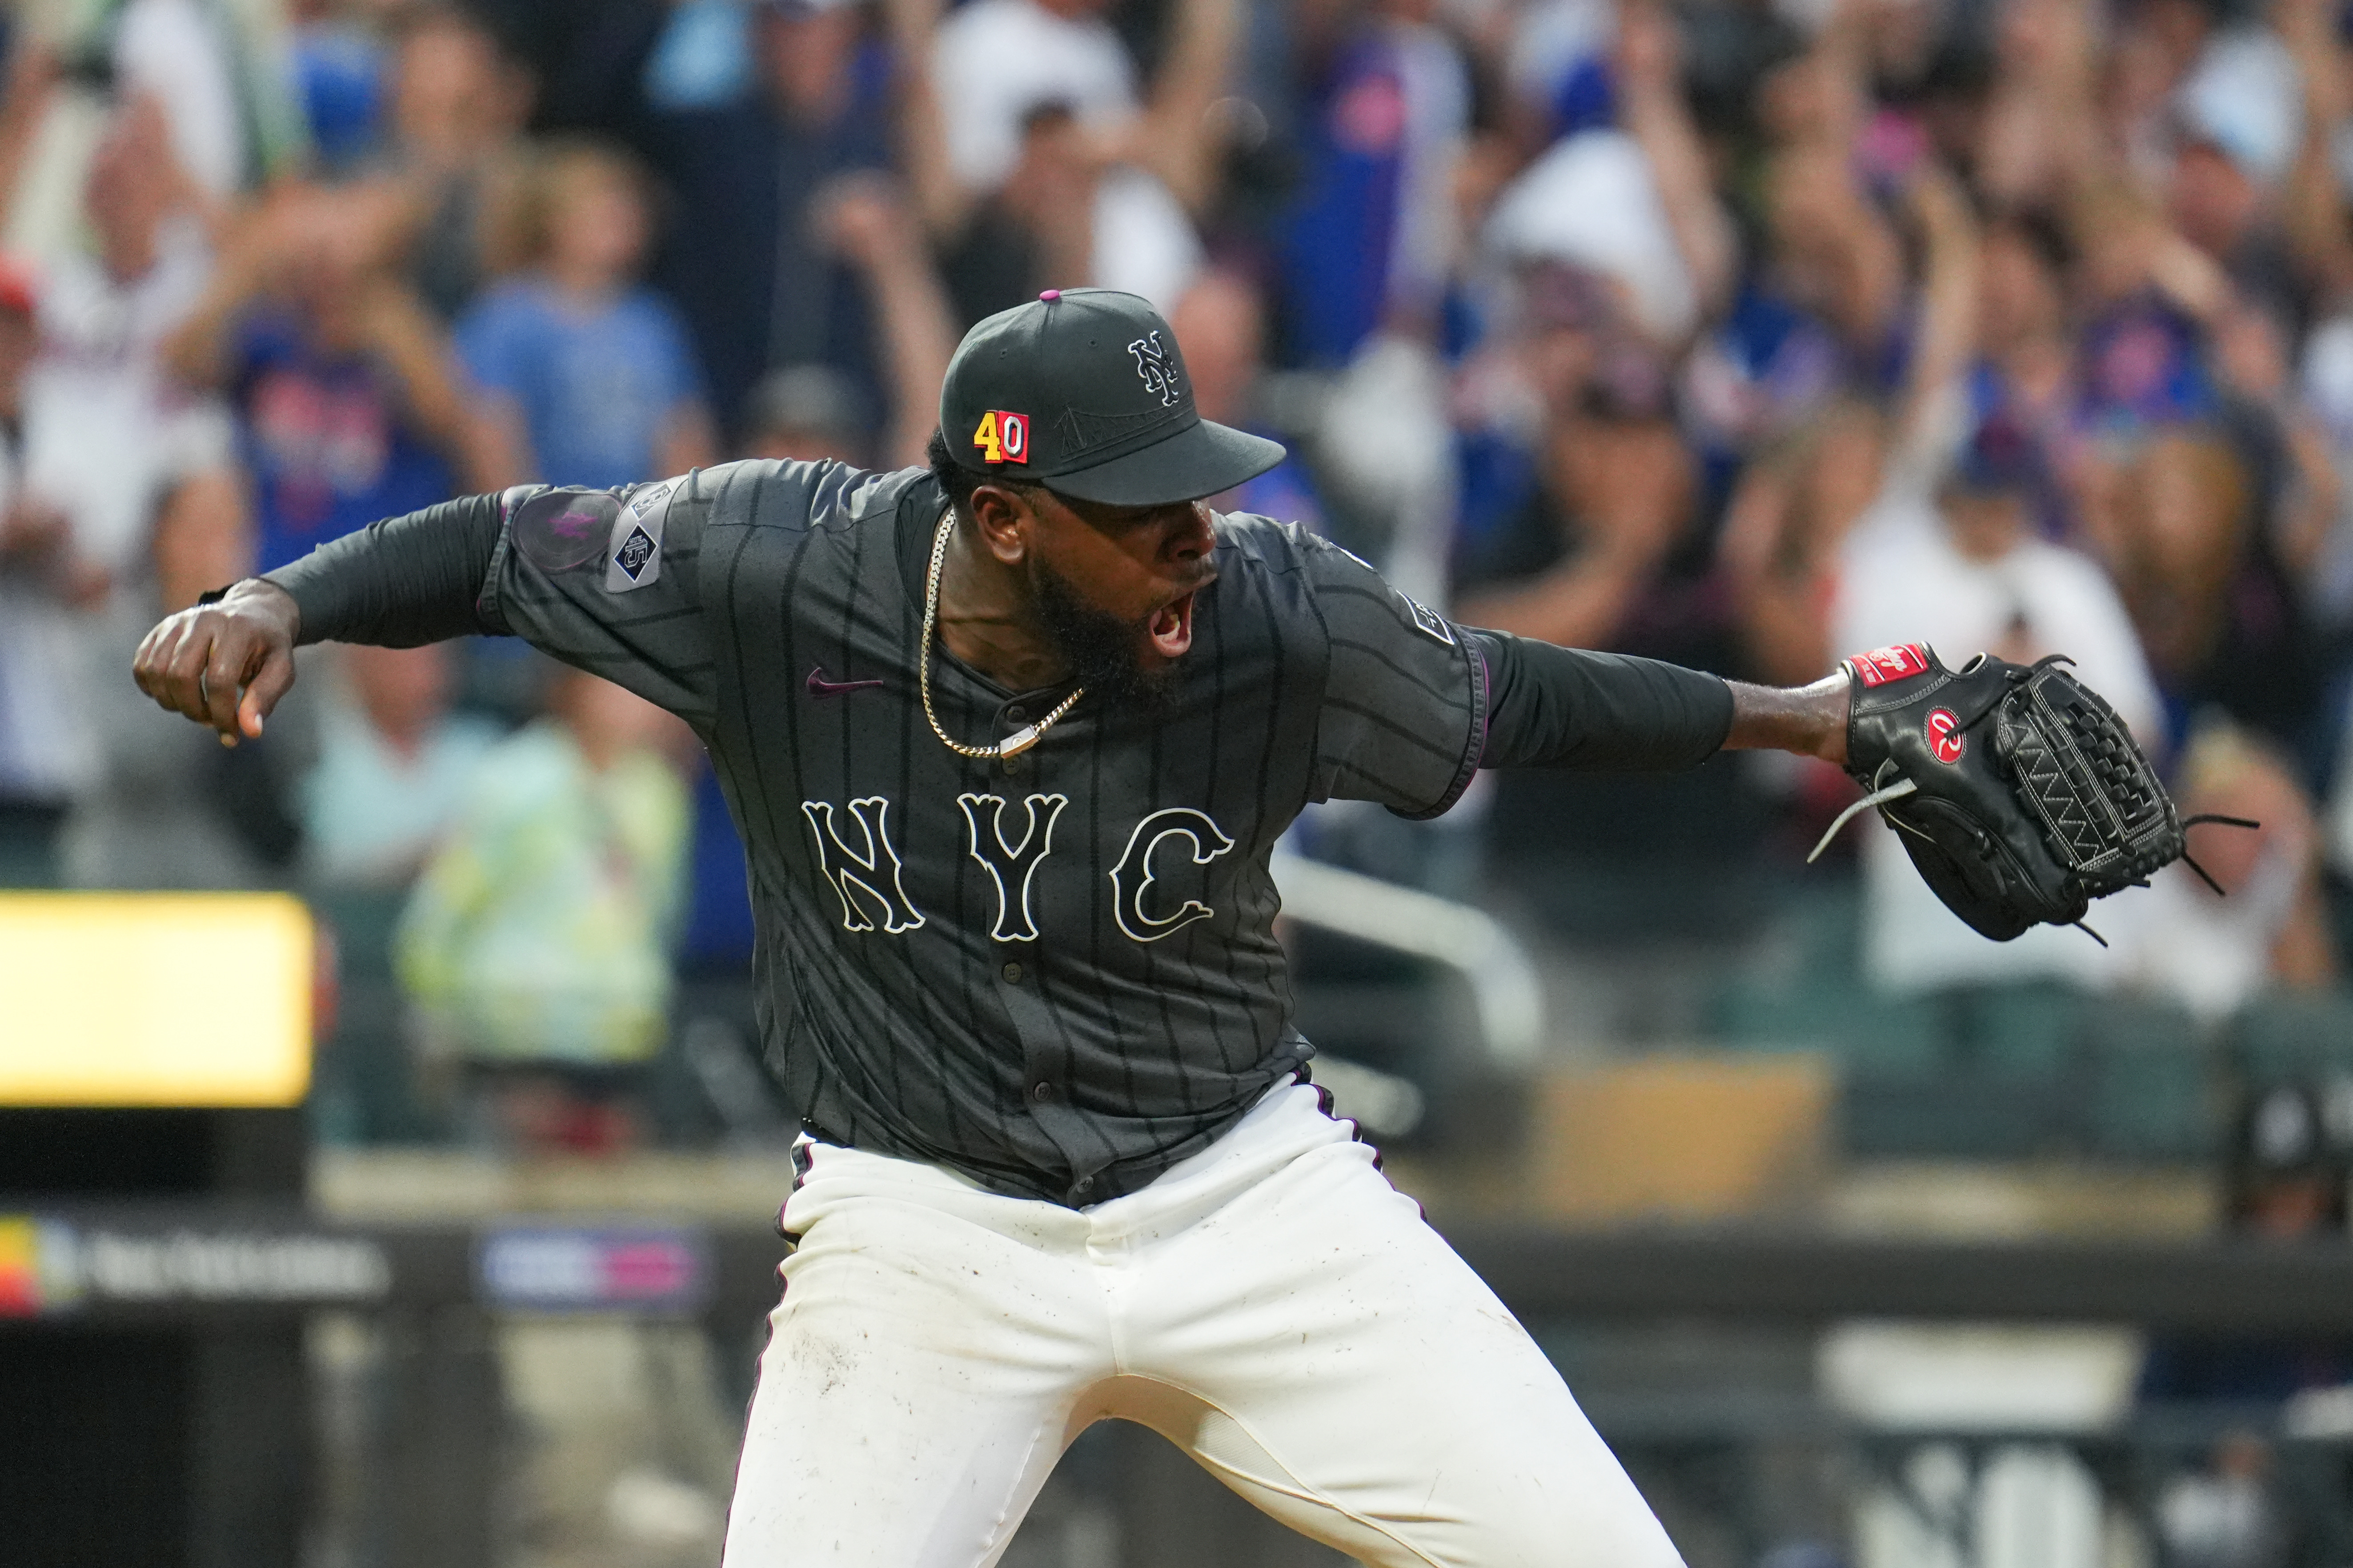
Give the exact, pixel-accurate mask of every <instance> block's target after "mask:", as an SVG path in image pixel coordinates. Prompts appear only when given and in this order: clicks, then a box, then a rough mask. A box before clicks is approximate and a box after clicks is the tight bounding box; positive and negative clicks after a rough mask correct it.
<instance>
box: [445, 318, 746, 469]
mask: <svg viewBox="0 0 2353 1568" xmlns="http://www.w3.org/2000/svg"><path fill="white" fill-rule="evenodd" d="M457 340H458V354H459V358H460V359H461V360H463V361H464V362H465V365H466V370H467V373H468V374H470V375H471V376H472V377H473V378H474V381H475V384H477V385H479V386H481V387H483V388H485V389H487V390H490V391H492V392H499V393H504V394H505V395H508V396H510V397H512V398H513V399H514V400H515V402H516V404H517V405H519V406H520V407H521V409H522V418H523V426H524V429H525V430H526V431H527V432H528V433H529V435H530V437H531V447H532V454H533V457H534V458H536V459H537V468H538V472H537V476H536V477H537V478H539V479H543V480H545V481H546V482H547V483H549V484H554V485H580V486H584V487H586V488H587V489H608V488H610V487H611V486H614V485H626V484H634V483H636V482H637V481H638V480H640V479H655V478H660V477H663V476H662V475H661V474H660V472H659V468H660V459H659V447H660V443H661V431H662V422H663V421H664V420H665V419H666V418H668V417H669V416H670V413H671V412H672V411H673V410H675V409H677V408H678V407H679V406H680V405H681V404H684V403H687V402H689V401H691V400H693V399H695V398H698V397H699V396H700V395H701V387H700V380H699V378H698V376H697V375H696V374H695V368H694V358H693V354H692V353H691V350H689V348H688V347H687V341H686V331H685V329H684V327H683V326H682V325H681V322H680V321H679V317H678V312H677V311H675V310H672V309H671V308H670V303H669V301H668V300H664V299H663V298H662V297H661V296H660V295H659V294H656V293H655V292H654V291H653V290H651V289H631V290H629V291H628V293H626V294H623V295H621V296H619V297H618V298H617V299H616V300H613V301H612V302H611V303H610V304H608V305H606V306H604V307H601V308H599V309H595V310H581V309H579V308H578V307H577V306H576V305H575V304H574V303H573V302H571V301H569V300H565V299H564V298H563V297H562V296H560V295H559V294H557V293H556V291H555V290H554V288H553V287H551V286H550V285H549V284H547V283H546V282H545V281H543V280H542V279H518V280H516V281H513V282H509V283H502V284H501V285H500V286H499V287H497V288H496V289H491V291H490V292H489V293H488V294H486V295H484V296H483V297H482V299H481V300H480V302H479V303H478V304H476V305H475V306H474V307H473V309H471V310H469V311H467V312H466V314H465V315H464V316H463V317H462V318H460V319H459V322H458V327H457Z"/></svg>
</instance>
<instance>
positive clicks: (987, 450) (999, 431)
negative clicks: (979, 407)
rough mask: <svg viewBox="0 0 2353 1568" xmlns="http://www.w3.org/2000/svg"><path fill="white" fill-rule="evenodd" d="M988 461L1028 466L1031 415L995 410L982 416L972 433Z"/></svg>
mask: <svg viewBox="0 0 2353 1568" xmlns="http://www.w3.org/2000/svg"><path fill="white" fill-rule="evenodd" d="M972 444H973V445H974V446H976V447H979V448H980V456H981V458H982V460H983V461H984V462H990V463H1026V462H1028V461H1029V416H1028V415H1027V414H1014V413H1010V412H1008V411H1007V410H1005V409H1002V408H992V409H990V410H989V411H988V412H987V413H986V414H984V415H982V416H980V425H979V427H978V428H976V430H974V431H973V433H972Z"/></svg>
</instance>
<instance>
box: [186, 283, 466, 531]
mask: <svg viewBox="0 0 2353 1568" xmlns="http://www.w3.org/2000/svg"><path fill="white" fill-rule="evenodd" d="M236 367H237V368H236V374H235V377H234V379H233V382H232V387H233V390H234V393H235V395H236V401H237V434H238V437H239V438H240V441H241V444H242V446H243V447H244V451H245V460H246V466H247V470H248V472H249V473H251V474H252V476H253V491H254V510H255V514H256V516H255V521H256V523H257V525H258V529H259V535H260V537H259V553H260V567H259V570H261V571H264V572H269V571H274V570H276V569H277V568H278V567H280V566H283V565H285V564H286V563H289V562H290V561H294V560H296V559H299V558H300V557H301V556H303V555H307V554H309V553H310V552H311V551H312V550H314V549H316V548H317V547H318V546H320V545H322V544H324V543H326V542H328V541H329V540H331V539H340V538H342V537H343V535H344V534H346V533H349V532H351V531H353V530H354V529H358V528H364V527H365V526H367V525H368V524H369V523H371V522H374V521H376V520H377V519H378V518H383V517H397V516H398V515H399V514H401V513H402V512H406V511H415V510H417V509H418V508H420V507H427V506H431V505H433V504H434V503H435V502H436V501H442V500H448V499H449V497H450V496H451V495H453V494H454V493H456V479H455V477H454V476H453V475H452V473H451V471H450V468H449V465H448V462H447V461H446V460H445V459H444V458H442V456H441V454H440V453H439V452H438V451H437V450H436V449H435V448H433V447H430V446H427V444H426V442H425V440H424V439H423V438H422V437H420V436H419V435H418V434H417V432H416V430H415V429H413V428H412V427H411V426H410V425H409V423H408V421H407V419H406V416H405V411H404V410H403V408H402V406H401V398H400V392H399V388H398V384H397V383H396V380H395V378H394V376H393V374H392V373H391V372H390V371H388V370H386V369H385V368H384V367H383V366H381V365H379V364H377V363H375V360H374V359H372V358H370V357H369V356H367V355H364V354H347V353H330V352H328V351H326V350H324V349H322V348H321V347H320V346H319V345H318V344H317V343H315V342H312V341H311V338H310V335H309V334H308V333H307V332H306V331H304V330H303V327H302V325H301V322H300V321H299V320H297V319H296V318H295V317H294V316H292V315H291V314H290V313H287V312H285V311H282V310H263V311H260V312H258V313H257V314H255V315H253V316H250V317H248V319H247V320H246V321H245V322H244V324H243V326H242V327H241V328H240V329H239V331H238V336H237V351H236Z"/></svg>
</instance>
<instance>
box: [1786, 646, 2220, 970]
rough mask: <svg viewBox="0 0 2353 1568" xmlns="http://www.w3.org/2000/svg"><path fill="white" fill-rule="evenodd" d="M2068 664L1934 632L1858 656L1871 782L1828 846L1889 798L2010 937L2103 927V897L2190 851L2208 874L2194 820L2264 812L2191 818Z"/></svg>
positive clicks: (1851, 669)
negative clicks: (1942, 641) (1961, 642)
mask: <svg viewBox="0 0 2353 1568" xmlns="http://www.w3.org/2000/svg"><path fill="white" fill-rule="evenodd" d="M2066 663H2067V661H2066V660H2065V659H2064V658H2062V657H2061V656H2058V655H2055V654H2054V655H2052V657H2051V658H2045V659H2042V660H2039V661H2038V662H2036V663H2035V664H2034V665H2033V666H2031V668H2030V667H2028V666H2025V665H2017V664H2011V663H2010V662H2009V661H2008V660H2006V659H2000V658H1994V657H1992V656H1991V655H1989V654H1979V655H1978V657H1977V658H1973V659H1971V660H1969V661H1968V663H1967V664H1965V665H1963V666H1962V667H1961V668H1958V669H1947V668H1945V667H1944V665H1943V664H1942V663H1940V662H1939V661H1938V660H1937V658H1936V654H1935V653H1934V652H1933V651H1931V650H1930V649H1928V648H1927V647H1925V646H1923V645H1921V644H1919V643H1900V644H1897V645H1896V646H1895V647H1883V648H1880V649H1878V650H1876V651H1874V652H1872V653H1865V654H1858V655H1856V656H1855V657H1854V658H1850V659H1847V660H1846V661H1845V662H1844V665H1843V667H1842V668H1844V669H1845V670H1846V671H1847V674H1848V676H1849V678H1850V679H1852V682H1853V692H1854V706H1853V710H1852V716H1851V717H1850V718H1849V719H1848V721H1847V772H1848V773H1851V774H1852V775H1853V777H1854V779H1855V782H1856V783H1858V784H1862V787H1863V789H1864V791H1865V792H1866V793H1865V795H1863V798H1862V799H1861V800H1859V801H1857V802H1855V804H1854V805H1851V806H1849V807H1848V808H1847V809H1846V810H1845V811H1844V812H1842V813H1841V814H1840V816H1839V819H1838V820H1837V821H1836V822H1834V823H1832V824H1831V828H1830V831H1829V832H1828V833H1825V834H1823V835H1822V840H1821V843H1820V844H1817V845H1815V846H1814V855H1816V856H1819V855H1820V853H1821V852H1822V850H1823V849H1824V848H1825V847H1828V845H1829V844H1830V841H1831V838H1833V837H1836V836H1837V834H1838V831H1839V829H1840V828H1841V827H1844V826H1846V825H1847V823H1848V822H1849V821H1850V820H1851V819H1852V818H1853V816H1855V815H1856V814H1857V813H1858V812H1861V811H1862V810H1863V809H1864V808H1866V807H1869V806H1874V805H1875V806H1877V807H1878V808H1879V814H1880V816H1883V817H1884V818H1886V820H1887V824H1888V826H1891V827H1893V828H1894V829H1895V831H1896V834H1897V836H1898V837H1900V838H1901V839H1902V841H1903V844H1904V848H1905V852H1906V853H1907V854H1909V855H1910V856H1911V857H1912V864H1913V865H1914V866H1915V867H1916V868H1918V869H1919V872H1920V875H1921V877H1922V878H1923V879H1925V880H1926V882H1927V884H1928V886H1929V888H1930V889H1932V890H1933V891H1934V892H1935V893H1936V896H1937V897H1938V898H1940V899H1942V900H1944V901H1945V907H1946V908H1947V909H1949V910H1952V911H1953V912H1954V913H1955V914H1957V915H1958V916H1960V917H1961V919H1962V920H1964V921H1968V924H1969V925H1970V926H1971V927H1972V928H1973V929H1975V930H1976V931H1978V932H1979V933H1980V934H1982V935H1985V936H1989V937H1991V938H1992V939H1993V940H1994V941H1996V942H2008V941H2010V939H2011V938H2012V937H2014V936H2017V935H2018V934H2019V933H2020V932H2021V931H2026V930H2027V929H2028V928H2030V927H2032V926H2037V925H2042V924H2046V923H2047V924H2051V925H2072V926H2077V927H2080V928H2081V929H2083V930H2084V931H2089V932H2090V933H2091V935H2092V937H2093V938H2094V940H2095V941H2097V940H2099V933H2098V932H2097V931H2092V928H2091V927H2089V926H2087V925H2084V923H2083V922H2084V912H2085V911H2086V910H2089V909H2090V908H2091V905H2092V900H2094V899H2099V898H2105V897H2106V896H2107V895H2108V894H2110V893H2113V892H2116V890H2117V889H2121V888H2130V887H2142V886H2146V885H2147V881H2148V878H2149V876H2150V874H2151V873H2153V872H2155V871H2157V870H2158V869H2159V868H2162V867H2165V866H2168V865H2170V864H2171V863H2172V862H2173V861H2175V860H2177V859H2179V860H2186V861H2188V862H2189V867H2190V868H2191V869H2192V870H2195V871H2197V872H2198V874H2199V875H2200V877H2206V873H2205V871H2204V870H2202V869H2200V868H2199V866H2198V863H2197V862H2196V861H2195V860H2189V856H2188V854H2187V852H2186V846H2185V844H2184V842H2183V837H2182V829H2183V828H2185V827H2188V826H2194V825H2196V824H2197V823H2200V822H2229V823H2232V825H2234V826H2242V827H2253V826H2255V825H2254V824H2253V823H2251V822H2244V821H2242V820H2241V819H2239V818H2236V817H2213V816H2197V817H2191V818H2189V819H2188V820H2187V821H2184V820H2183V819H2181V818H2180V817H2179V816H2176V815H2175V813H2174V809H2173V801H2172V799H2171V797H2170V796H2168V795H2167V794H2166V793H2165V786H2164V785H2163V784H2160V783H2158V777H2157V772H2156V770H2155V769H2153V768H2151V767H2150V766H2149V763H2148V759H2147V757H2146V756H2144V755H2142V754H2141V749H2140V747H2139V746H2138V745H2137V744H2135V743H2134V742H2133V738H2132V732H2131V731H2128V730H2126V728H2125V725H2124V721H2122V720H2121V719H2118V718H2117V717H2116V710H2115V709H2113V708H2110V707H2109V706H2108V705H2107V704H2106V703H2105V702H2104V701H2102V700H2101V699H2100V696H2099V694H2098V693H2097V692H2095V691H2094V690H2093V689H2091V688H2090V687H2088V686H2085V685H2084V683H2083V682H2082V681H2080V680H2077V679H2075V678H2074V676H2073V674H2071V673H2070V672H2069V671H2068V670H2067V669H2066V668H2064V667H2065V665H2066ZM1808 858H1809V859H1811V858H1813V857H1812V856H1809V857H1808ZM2206 881H2207V885H2208V886H2210V887H2212V886H2213V879H2212V878H2211V877H2207V878H2206ZM2215 891H2217V892H2220V891H2221V889H2220V888H2216V889H2215ZM2102 945H2103V946H2105V945H2106V944H2105V942H2102Z"/></svg>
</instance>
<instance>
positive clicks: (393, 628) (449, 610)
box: [261, 495, 506, 647]
mask: <svg viewBox="0 0 2353 1568" xmlns="http://www.w3.org/2000/svg"><path fill="white" fill-rule="evenodd" d="M500 521H501V498H500V497H498V496H494V495H476V496H460V497H459V499H457V500H450V501H443V502H442V503H441V504H440V505H438V506H431V507H427V508H426V509H425V510H422V511H413V512H409V513H408V514H406V516H403V517H394V518H386V519H385V521H382V522H375V523H370V524H369V525H368V526H367V527H365V528H364V529H361V530H360V531H358V532H356V533H351V534H346V535H344V536H343V538H341V539H338V540H336V541H334V542H332V543H330V544H323V545H321V546H320V547H319V548H318V549H316V550H313V551H312V552H311V553H310V554H308V555H305V556H304V557H302V559H301V560H300V561H297V562H295V563H292V564H290V565H287V566H281V567H280V568H279V569H278V570H277V571H275V572H272V573H269V574H267V575H266V576H265V577H263V578H262V579H261V580H262V581H263V582H266V583H269V584H275V585H276V586H278V587H280V588H282V589H284V590H285V591H286V592H287V593H288V594H290V595H292V596H293V599H294V603H295V605H296V606H297V607H298V608H299V609H300V611H301V633H300V636H299V637H298V639H297V640H298V641H300V642H302V643H315V642H356V643H374V644H375V645H376V646H378V647H418V646H419V645H421V644H424V643H429V642H439V641H441V640H442V639H443V638H445V637H466V636H470V635H471V634H473V633H476V632H491V633H497V632H502V631H504V630H505V629H506V628H505V627H503V626H496V625H493V624H491V619H490V617H488V616H484V615H483V614H482V612H481V610H480V607H479V601H480V596H481V592H482V584H483V582H484V580H485V579H486V578H487V577H488V576H489V575H490V569H491V554H492V553H493V552H495V551H496V550H497V548H498V542H499V527H500Z"/></svg>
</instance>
